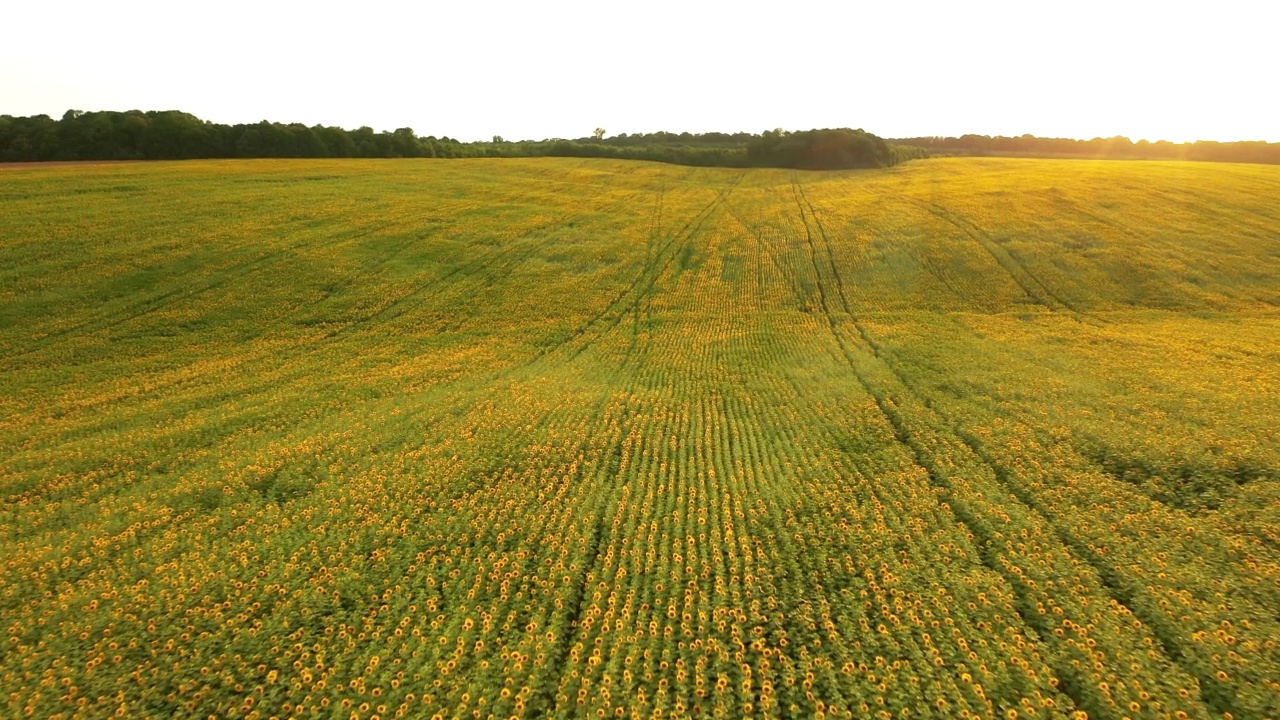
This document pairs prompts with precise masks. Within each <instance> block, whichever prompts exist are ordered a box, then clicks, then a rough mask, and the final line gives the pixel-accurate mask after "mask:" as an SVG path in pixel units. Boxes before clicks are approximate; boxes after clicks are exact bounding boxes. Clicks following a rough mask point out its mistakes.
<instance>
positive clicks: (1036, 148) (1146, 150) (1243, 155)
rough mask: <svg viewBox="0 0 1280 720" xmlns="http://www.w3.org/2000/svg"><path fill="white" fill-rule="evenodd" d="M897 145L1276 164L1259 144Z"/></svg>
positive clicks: (1023, 141)
mask: <svg viewBox="0 0 1280 720" xmlns="http://www.w3.org/2000/svg"><path fill="white" fill-rule="evenodd" d="M890 142H893V143H896V144H898V145H904V146H912V147H918V148H920V149H922V150H925V151H928V152H931V153H935V154H941V155H979V156H982V155H1006V156H1022V157H1051V158H1052V157H1063V158H1066V157H1085V158H1115V159H1125V160H1200V161H1209V162H1241V163H1268V164H1272V165H1275V164H1280V143H1268V142H1263V141H1260V140H1259V141H1252V142H1250V141H1243V142H1216V141H1212V140H1199V141H1196V142H1189V143H1172V142H1169V141H1167V140H1160V141H1158V142H1149V141H1147V140H1139V141H1138V142H1136V143H1135V142H1133V141H1132V140H1130V139H1129V138H1127V137H1120V136H1117V137H1111V138H1093V139H1092V140H1076V139H1072V138H1042V137H1036V136H1034V135H1022V136H1020V137H1001V136H996V137H990V136H988V135H965V136H963V137H958V138H956V137H918V138H903V139H900V140H891V141H890Z"/></svg>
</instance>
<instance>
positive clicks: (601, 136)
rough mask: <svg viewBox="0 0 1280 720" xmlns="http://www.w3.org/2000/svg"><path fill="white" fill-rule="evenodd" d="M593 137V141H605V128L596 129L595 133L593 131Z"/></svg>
mask: <svg viewBox="0 0 1280 720" xmlns="http://www.w3.org/2000/svg"><path fill="white" fill-rule="evenodd" d="M591 137H592V138H593V139H595V140H603V139H604V128H596V129H595V130H594V131H592V133H591Z"/></svg>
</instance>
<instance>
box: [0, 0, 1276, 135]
mask: <svg viewBox="0 0 1280 720" xmlns="http://www.w3.org/2000/svg"><path fill="white" fill-rule="evenodd" d="M745 7H750V6H745ZM774 7H775V8H776V9H774V10H772V11H771V12H770V13H769V14H766V13H765V12H764V11H760V10H744V9H743V8H744V6H742V5H737V4H723V5H722V4H716V5H711V4H695V3H688V2H685V3H678V2H668V1H665V0H664V1H662V2H656V3H652V4H648V5H643V6H639V5H627V6H621V7H619V6H609V5H604V4H592V3H585V2H553V3H542V4H537V5H533V4H524V3H502V2H490V3H468V4H467V5H466V6H465V7H464V6H463V5H462V4H456V5H448V6H439V7H418V6H408V5H401V4H399V3H394V2H384V1H382V0H373V1H371V2H367V3H364V4H361V5H358V6H353V7H351V8H346V9H344V11H343V14H342V15H339V14H337V13H335V12H331V11H329V10H328V9H327V8H326V7H325V6H316V5H313V4H300V3H272V4H270V5H268V4H266V3H262V2H256V3H254V2H245V1H244V0H232V1H230V2H227V3H223V4H220V5H218V6H217V7H216V10H207V9H206V10H192V9H188V8H185V7H182V6H173V5H171V4H169V3H158V2H151V1H143V0H125V1H124V2H120V3H112V4H102V3H87V2H79V1H75V2H70V3H64V4H60V5H57V6H48V5H44V4H35V3H26V4H22V5H19V6H18V7H16V8H13V9H11V10H10V11H9V18H8V21H9V22H8V25H9V28H10V32H9V33H6V35H8V37H7V38H6V41H5V43H3V44H2V45H0V114H7V115H37V114H46V115H50V116H52V117H55V118H57V117H61V116H62V114H63V112H65V111H66V110H68V109H77V110H86V111H91V110H133V109H138V110H182V111H185V112H190V113H192V114H194V115H196V116H198V117H200V118H201V119H204V120H211V121H214V122H220V123H250V122H257V121H259V120H264V119H265V120H271V121H278V122H286V123H288V122H301V123H305V124H307V125H316V124H321V125H338V126H341V127H345V128H349V129H350V128H356V127H360V126H363V125H367V126H370V127H373V128H374V129H375V130H393V129H395V128H397V127H411V128H413V129H414V130H415V131H416V132H417V133H418V134H419V135H424V136H425V135H435V136H449V137H453V138H457V139H460V140H465V141H471V140H487V139H489V138H490V137H492V136H494V135H501V136H502V137H504V138H506V139H508V140H524V139H542V138H550V137H568V138H572V137H582V136H585V135H589V134H590V133H591V131H592V129H594V128H596V127H603V128H605V130H606V131H607V133H608V134H609V135H616V134H618V133H624V132H625V133H637V132H655V131H658V130H667V131H670V132H684V131H687V132H710V131H720V132H738V131H747V132H760V131H762V130H765V129H769V128H774V127H781V128H786V129H789V130H802V129H809V128H814V127H845V126H847V127H860V128H863V129H865V130H867V131H869V132H872V133H875V134H877V135H880V136H882V137H911V136H930V135H936V136H958V135H964V134H967V133H974V134H979V135H1009V136H1017V135H1022V134H1024V133H1030V134H1033V135H1038V136H1041V137H1074V138H1081V139H1089V138H1093V137H1112V136H1116V135H1124V136H1127V137H1129V138H1131V139H1132V140H1134V141H1137V140H1140V139H1147V140H1151V141H1156V140H1171V141H1174V142H1185V141H1192V140H1220V141H1236V140H1267V141H1271V142H1277V141H1280V122H1277V121H1276V116H1277V113H1276V107H1275V101H1274V99H1273V98H1272V96H1271V93H1270V90H1269V88H1270V84H1271V82H1272V80H1273V78H1271V77H1270V74H1271V72H1273V71H1274V69H1275V68H1276V67H1280V52H1278V51H1277V49H1276V45H1275V43H1274V42H1273V41H1272V38H1271V37H1270V35H1271V33H1272V31H1273V29H1274V28H1275V27H1276V26H1277V24H1280V23H1278V22H1277V21H1280V9H1277V6H1275V5H1270V6H1263V5H1261V4H1256V3H1251V2H1250V3H1246V2H1236V1H1230V0H1229V1H1227V2H1222V3H1218V4H1216V5H1215V6H1214V7H1213V12H1212V13H1211V14H1210V13H1208V12H1207V11H1205V10H1198V11H1195V12H1187V13H1179V12H1172V11H1171V6H1169V5H1168V4H1165V3H1160V4H1157V3H1146V2H1143V3H1104V2H1094V1H1089V2H1082V3H1073V4H1071V5H1069V6H1066V5H1064V6H1061V7H1058V8H1052V9H1048V8H1047V7H1046V6H1043V5H1039V6H1037V5H1028V4H1024V3H1016V2H980V3H976V4H970V5H966V6H958V5H955V4H944V3H930V2H913V3H895V4H893V7H888V6H886V5H884V4H880V5H866V6H864V7H853V6H851V5H850V6H842V7H839V8H832V7H828V6H827V5H826V4H821V3H813V2H807V1H801V2H793V3H787V4H785V5H777V6H774Z"/></svg>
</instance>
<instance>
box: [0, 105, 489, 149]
mask: <svg viewBox="0 0 1280 720" xmlns="http://www.w3.org/2000/svg"><path fill="white" fill-rule="evenodd" d="M468 151H469V148H468V147H467V144H466V143H461V142H458V141H457V140H454V139H452V138H448V137H444V138H436V137H425V138H422V137H418V136H417V135H416V134H415V133H414V132H413V130H412V129H410V128H400V129H398V130H395V131H394V132H374V131H373V129H372V128H368V127H362V128H358V129H356V130H344V129H343V128H339V127H324V126H321V125H316V126H314V127H307V126H306V125H303V124H301V123H291V124H287V125H286V124H283V123H276V122H267V121H266V120H264V121H262V122H259V123H254V124H241V125H223V124H219V123H212V122H207V121H204V120H201V119H200V118H198V117H196V116H194V115H192V114H190V113H185V112H179V111H176V110H165V111H150V112H142V111H139V110H131V111H129V112H111V111H105V112H80V111H78V110H68V111H67V112H66V113H65V114H64V115H63V116H62V119H61V120H54V119H53V118H51V117H49V116H48V115H34V116H31V117H12V116H9V115H0V162H23V161H39V160H190V159H208V158H330V157H364V158H390V157H463V156H466V155H467V154H468Z"/></svg>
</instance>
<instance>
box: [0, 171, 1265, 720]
mask: <svg viewBox="0 0 1280 720" xmlns="http://www.w3.org/2000/svg"><path fill="white" fill-rule="evenodd" d="M1277 197H1280V169H1278V168H1273V167H1263V166H1256V165H1218V164H1208V163H1201V164H1191V163H1172V162H1168V163H1144V162H1124V163H1122V162H1105V161H1096V162H1094V161H1052V160H1009V159H976V158H969V159H934V160H928V161H923V162H912V163H908V164H905V165H902V166H898V167H894V168H891V169H887V170H876V171H842V172H831V173H816V172H790V171H784V170H746V171H744V170H734V169H724V168H720V169H712V168H705V169H695V168H687V167H674V166H666V165H658V164H647V163H636V162H623V161H605V160H579V159H494V160H481V159H477V160H454V161H432V160H400V161H396V160H387V161H361V160H350V161H325V160H314V161H270V160H264V161H199V162H184V163H154V164H118V165H84V166H63V167H24V168H0V499H2V503H3V504H2V505H0V556H2V558H3V559H2V560H0V562H3V572H0V628H3V633H0V708H3V709H2V710H0V715H4V716H6V717H21V716H25V715H31V716H35V717H63V718H70V717H103V716H109V715H113V714H118V715H121V716H127V717H210V716H212V717H219V718H222V717H228V718H231V717H243V718H269V717H280V718H285V717H297V718H316V717H319V718H330V717H341V718H351V717H358V718H362V719H366V720H367V719H369V718H384V719H385V718H392V717H433V716H438V717H443V718H454V717H457V718H490V717H492V718H508V717H527V718H535V717H596V718H602V717H624V718H655V719H656V718H668V717H683V716H704V717H705V716H710V717H726V718H738V717H833V718H835V717H858V718H861V717H885V718H888V717H894V718H899V717H912V718H920V717H925V718H927V717H933V718H953V717H983V718H1019V717H1021V718H1027V717H1044V718H1050V717H1083V716H1084V715H1087V717H1090V718H1117V719H1118V718H1123V717H1130V718H1135V719H1136V718H1155V717H1170V718H1184V717H1191V718H1209V717H1213V718H1233V719H1234V720H1241V719H1243V718H1249V719H1261V718H1277V717H1280V613H1278V609H1280V402H1278V400H1277V399H1278V398H1280V203H1277V201H1276V198H1277Z"/></svg>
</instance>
